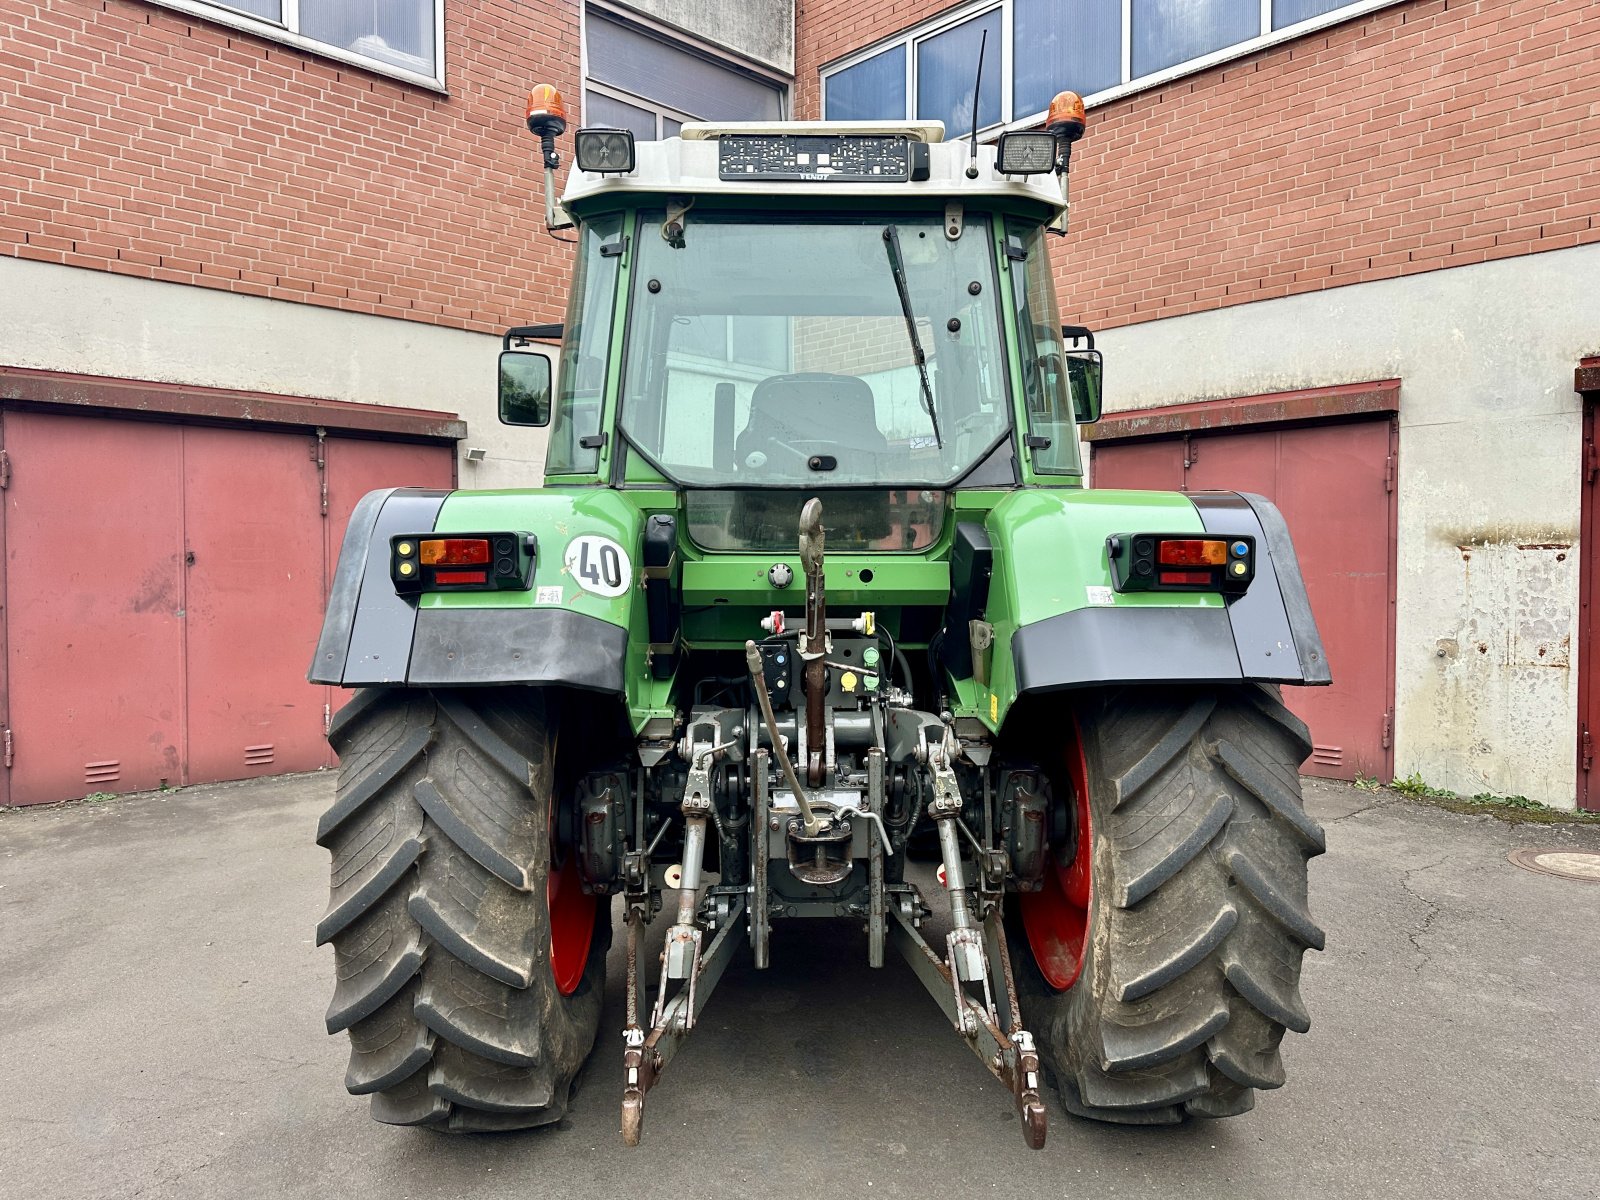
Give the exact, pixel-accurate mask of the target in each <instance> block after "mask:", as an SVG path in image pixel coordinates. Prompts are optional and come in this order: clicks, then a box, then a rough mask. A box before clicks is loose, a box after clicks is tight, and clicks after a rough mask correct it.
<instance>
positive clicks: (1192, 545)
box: [1157, 538, 1228, 583]
mask: <svg viewBox="0 0 1600 1200" xmlns="http://www.w3.org/2000/svg"><path fill="white" fill-rule="evenodd" d="M1157 560H1158V561H1159V562H1160V563H1161V565H1162V566H1163V567H1220V566H1221V565H1222V564H1223V563H1225V562H1227V561H1228V543H1227V542H1225V541H1222V540H1221V539H1217V540H1216V541H1213V540H1211V539H1210V538H1193V539H1185V540H1183V541H1172V540H1170V539H1169V540H1167V541H1164V542H1162V543H1161V551H1160V553H1159V555H1158V556H1157ZM1163 582H1172V583H1179V582H1182V583H1200V582H1203V581H1202V580H1198V579H1194V580H1166V579H1163Z"/></svg>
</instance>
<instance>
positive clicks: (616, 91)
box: [578, 79, 700, 142]
mask: <svg viewBox="0 0 1600 1200" xmlns="http://www.w3.org/2000/svg"><path fill="white" fill-rule="evenodd" d="M590 92H594V93H595V94H596V95H599V96H605V97H606V98H607V99H610V100H615V101H616V102H617V103H618V104H626V105H628V106H630V107H632V108H637V109H639V110H640V111H642V112H647V113H649V114H650V115H651V116H653V117H654V118H655V119H656V135H655V140H656V141H658V142H659V141H660V140H661V139H662V138H666V137H671V136H673V135H672V134H669V133H667V132H666V125H665V122H667V121H676V122H677V123H678V124H679V125H680V126H681V125H683V124H684V123H685V122H687V121H698V120H699V119H700V118H699V117H696V116H692V115H690V114H689V113H686V112H683V111H682V110H681V109H676V108H672V107H671V106H670V105H666V104H660V103H658V102H657V101H655V100H651V99H650V98H649V97H647V96H639V95H635V94H634V93H633V92H630V91H627V90H626V89H624V88H619V87H617V86H615V85H614V84H610V83H601V82H600V81H599V80H598V79H585V80H584V83H583V107H582V112H583V120H581V121H579V122H578V124H579V127H580V128H585V127H587V126H588V125H589V124H590V122H589V93H590Z"/></svg>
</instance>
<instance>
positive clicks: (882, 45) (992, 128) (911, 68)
mask: <svg viewBox="0 0 1600 1200" xmlns="http://www.w3.org/2000/svg"><path fill="white" fill-rule="evenodd" d="M1401 2H1402V0H1351V2H1350V3H1345V4H1341V5H1340V6H1339V7H1337V8H1334V9H1331V10H1329V11H1328V12H1325V13H1321V14H1319V15H1317V16H1314V17H1308V18H1306V19H1305V20H1304V21H1298V22H1296V23H1295V24H1293V25H1286V26H1284V27H1283V28H1282V29H1273V28H1272V0H1260V11H1261V17H1260V22H1259V26H1258V27H1259V28H1260V29H1262V30H1264V31H1265V32H1263V33H1260V34H1257V36H1255V37H1253V38H1249V39H1247V40H1245V41H1242V42H1237V43H1235V44H1233V45H1231V46H1224V47H1223V48H1222V49H1220V50H1213V51H1212V52H1211V53H1209V54H1205V55H1202V56H1200V57H1199V58H1191V59H1186V60H1184V61H1183V62H1180V63H1177V64H1175V65H1173V66H1170V67H1166V68H1164V69H1162V70H1160V71H1153V72H1150V73H1149V74H1146V75H1140V76H1137V77H1136V76H1134V75H1133V0H1121V4H1122V62H1121V78H1122V82H1121V83H1118V84H1116V85H1115V86H1113V87H1109V88H1103V89H1101V90H1100V91H1098V92H1094V93H1091V94H1089V95H1086V96H1085V97H1084V98H1083V99H1084V103H1085V104H1086V105H1087V106H1089V107H1091V108H1092V107H1096V106H1098V105H1103V104H1109V103H1111V102H1112V101H1114V100H1120V99H1122V98H1123V97H1125V96H1131V95H1134V94H1135V93H1138V92H1143V91H1147V90H1149V89H1151V88H1157V87H1161V86H1163V85H1165V84H1168V83H1171V82H1172V81H1173V80H1175V79H1181V78H1183V77H1184V76H1186V75H1194V74H1198V73H1199V72H1201V71H1206V70H1209V69H1210V68H1212V67H1215V66H1218V65H1220V64H1222V63H1226V62H1230V61H1232V60H1233V59H1236V58H1243V57H1245V56H1246V55H1250V54H1255V53H1256V52H1257V51H1260V50H1265V49H1267V48H1269V47H1271V46H1277V45H1280V44H1282V43H1283V42H1288V41H1293V40H1294V39H1296V38H1301V37H1305V36H1306V35H1307V34H1311V33H1316V32H1317V31H1319V30H1322V29H1326V28H1328V27H1330V26H1333V25H1338V24H1342V23H1343V22H1345V21H1349V20H1353V19H1355V18H1357V17H1363V16H1366V15H1368V14H1369V13H1373V12H1377V11H1378V10H1379V9H1384V8H1389V7H1392V6H1393V5H1396V4H1399V3H1401ZM1013 5H1014V0H969V3H966V4H961V5H958V6H956V7H954V8H951V9H947V10H946V11H945V12H942V13H940V14H939V15H938V16H936V17H933V18H931V19H929V20H927V21H923V22H920V23H919V24H916V25H911V26H908V27H907V28H905V29H901V30H899V31H898V32H896V33H893V34H891V35H889V36H888V37H884V38H879V39H878V40H877V41H875V42H872V43H870V44H868V45H866V46H863V47H861V48H860V49H858V50H852V51H851V52H850V53H849V54H846V55H841V56H840V57H838V58H836V59H833V60H831V61H829V62H826V63H824V64H823V65H822V66H821V68H819V70H818V76H819V80H820V84H821V92H822V96H821V118H822V119H823V120H827V119H828V117H827V113H828V79H829V78H830V77H831V76H833V75H837V74H838V73H839V72H841V71H845V70H848V69H849V68H850V67H853V66H856V65H858V64H860V63H863V62H866V61H867V60H868V59H871V58H874V57H876V56H877V55H879V54H881V53H883V52H884V51H886V50H890V49H892V48H894V47H895V46H904V47H905V51H906V112H905V114H904V115H903V116H901V117H886V118H884V119H885V120H907V121H911V120H915V119H916V118H915V117H914V116H912V115H911V114H913V113H915V112H916V110H917V66H916V48H917V43H918V42H921V41H922V40H923V39H925V38H928V37H931V36H933V35H935V34H938V33H943V32H945V31H947V30H949V29H951V28H954V27H955V26H957V25H960V24H962V23H963V22H966V21H969V20H971V19H972V18H974V17H978V16H982V15H983V14H985V13H987V12H990V11H992V10H994V9H996V8H998V9H1000V87H1001V93H1000V115H1001V120H1000V121H999V123H997V124H993V125H986V126H983V127H982V128H980V129H979V130H978V139H979V140H980V141H992V140H993V139H994V138H996V137H998V136H999V135H1000V134H1002V133H1005V132H1008V131H1010V130H1013V129H1031V128H1036V127H1038V126H1039V125H1040V124H1042V123H1043V121H1044V119H1045V112H1046V110H1045V109H1039V110H1037V111H1035V112H1029V113H1017V112H1015V111H1013V101H1014V97H1013V95H1012V86H1013V82H1014V81H1013V74H1012V72H1013V57H1014V50H1015V45H1014V43H1015V31H1014V21H1013ZM970 134H971V130H958V129H947V130H945V138H946V140H947V141H955V140H957V139H959V138H962V137H967V136H970Z"/></svg>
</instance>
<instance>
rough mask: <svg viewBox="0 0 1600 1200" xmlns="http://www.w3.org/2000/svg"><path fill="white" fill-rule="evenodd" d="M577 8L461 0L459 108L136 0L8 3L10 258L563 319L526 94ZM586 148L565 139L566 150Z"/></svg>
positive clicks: (557, 249) (2, 117)
mask: <svg viewBox="0 0 1600 1200" xmlns="http://www.w3.org/2000/svg"><path fill="white" fill-rule="evenodd" d="M578 8H579V6H578V4H577V3H576V0H450V2H449V4H448V6H447V9H446V21H445V54H446V59H445V61H446V85H447V87H448V88H449V90H450V95H449V96H441V95H438V94H437V93H434V92H432V91H429V90H426V89H423V88H417V87H412V86H410V85H407V84H404V83H399V82H396V81H393V80H390V79H386V78H384V77H382V76H378V75H374V74H370V73H368V72H366V71H363V70H361V69H360V68H357V67H350V66H346V65H344V64H343V63H339V62H336V61H334V60H331V59H325V58H320V57H318V56H317V55H315V54H310V53H306V52H304V51H300V50H295V49H291V48H289V47H287V46H282V45H279V44H277V43H275V42H271V41H267V40H264V39H260V38H256V37H252V36H250V35H249V34H243V33H238V32H236V31H234V30H231V29H227V28H225V27H222V26H220V25H213V24H209V23H207V22H206V21H204V20H202V19H199V18H195V17H190V16H187V15H185V14H183V13H178V12H173V11H171V10H168V9H163V8H159V7H155V6H152V5H146V4H142V3H138V2H137V0H6V3H5V8H4V15H3V16H0V253H5V254H11V255H16V256H19V257H23V258H33V259H40V260H43V261H47V262H56V263H67V264H70V265H73V266H78V267H89V268H98V269H103V270H110V271H115V272H119V273H122V274H129V275H139V276H144V277H147V278H152V279H162V280H170V281H174V282H178V283H186V284H198V285H200V286H203V287H213V288H222V289H226V290H229V291H235V292H247V293H250V294H253V295H260V296H270V297H275V298H279V299H287V300H295V301H300V302H304V303H308V304H319V305H325V306H328V307H332V308H341V309H349V310H353V311H356V312H364V313H379V314H382V315H385V316H393V317H406V318H410V319H413V320H419V321H426V322H430V323H433V324H440V325H450V326H456V327H460V328H467V329H475V330H483V331H498V330H499V329H501V328H503V327H504V326H506V325H508V324H514V323H520V322H524V321H537V320H557V319H559V318H560V316H561V313H562V309H563V306H564V297H565V291H566V278H567V274H568V262H569V256H568V253H567V251H568V247H566V246H564V245H562V244H561V243H558V242H554V241H552V240H551V239H549V238H548V237H546V236H545V233H544V227H543V208H542V203H541V201H540V176H539V171H538V153H537V152H538V144H537V142H536V141H535V140H534V139H533V137H532V136H531V135H530V134H529V133H528V132H527V128H526V126H525V125H524V124H523V121H522V101H523V98H524V97H525V95H526V93H527V89H528V86H529V84H530V83H531V82H534V81H539V82H550V83H554V84H555V85H556V86H557V87H559V88H560V89H561V90H562V93H563V94H564V95H565V96H566V98H567V102H568V105H569V111H570V112H572V113H573V114H574V115H576V112H577V104H578V94H579V88H578ZM569 147H570V143H568V144H566V145H564V146H563V150H564V153H565V151H566V150H567V149H568V148H569Z"/></svg>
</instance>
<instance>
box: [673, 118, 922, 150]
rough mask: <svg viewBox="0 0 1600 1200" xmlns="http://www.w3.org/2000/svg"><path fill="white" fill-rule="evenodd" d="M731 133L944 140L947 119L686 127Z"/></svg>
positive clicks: (710, 134)
mask: <svg viewBox="0 0 1600 1200" xmlns="http://www.w3.org/2000/svg"><path fill="white" fill-rule="evenodd" d="M728 133H772V134H787V135H789V136H791V137H804V136H805V135H807V134H824V135H838V134H852V135H854V136H856V137H868V136H882V135H885V134H894V133H903V134H905V135H906V136H907V137H909V138H910V139H911V140H912V141H914V142H928V143H930V144H931V143H933V142H942V141H944V122H943V121H723V122H721V123H718V124H713V123H711V122H709V121H690V122H687V123H686V124H685V125H684V127H683V134H682V136H683V140H684V141H686V142H714V141H716V140H717V139H718V138H719V137H721V136H722V135H723V134H728Z"/></svg>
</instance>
